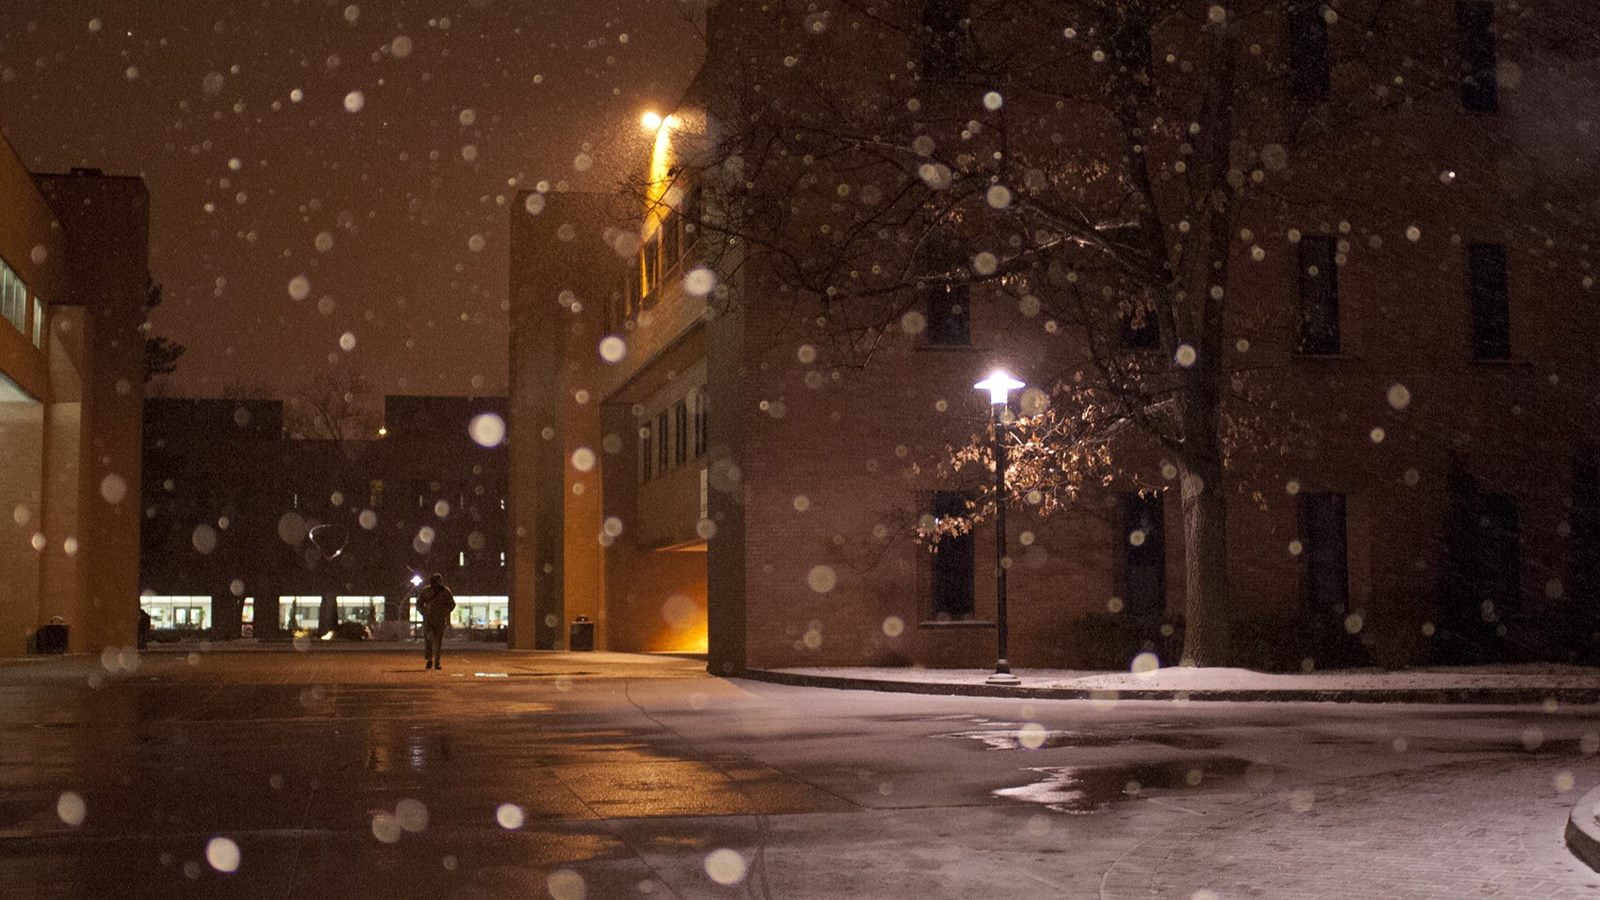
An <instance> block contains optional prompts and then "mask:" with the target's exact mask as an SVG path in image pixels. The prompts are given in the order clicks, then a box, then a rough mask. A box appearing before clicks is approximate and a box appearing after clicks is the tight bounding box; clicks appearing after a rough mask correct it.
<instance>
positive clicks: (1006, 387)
mask: <svg viewBox="0 0 1600 900" xmlns="http://www.w3.org/2000/svg"><path fill="white" fill-rule="evenodd" d="M972 387H973V388H974V389H976V390H980V391H988V392H989V402H990V403H992V404H994V405H996V406H998V405H1000V404H1002V403H1005V402H1006V398H1007V397H1008V396H1009V395H1010V394H1011V392H1012V391H1014V390H1016V389H1017V388H1020V387H1023V384H1022V382H1020V381H1018V380H1016V379H1015V378H1012V377H1011V375H1010V374H1008V373H1007V372H1006V371H1005V370H1003V369H996V370H995V371H993V372H991V373H990V374H989V377H988V378H986V379H984V380H983V381H980V382H978V383H977V384H975V385H973V386H972Z"/></svg>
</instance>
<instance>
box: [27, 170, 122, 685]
mask: <svg viewBox="0 0 1600 900" xmlns="http://www.w3.org/2000/svg"><path fill="white" fill-rule="evenodd" d="M148 247H149V196H148V194H147V193H146V191H145V186H144V182H143V181H142V180H140V179H138V178H119V177H110V176H105V175H102V174H101V173H100V172H99V171H98V170H92V169H75V170H73V171H72V172H71V173H70V174H66V175H48V174H32V173H29V172H28V171H27V169H26V168H25V167H24V166H23V164H22V162H21V160H20V159H18V158H17V155H16V153H15V152H14V151H13V150H12V149H11V146H10V144H9V143H6V142H4V141H0V312H3V318H4V321H0V508H3V509H4V510H5V516H6V520H7V524H6V527H5V532H4V537H3V539H0V583H3V584H4V586H5V587H4V589H3V590H0V655H16V654H21V653H24V652H26V651H27V650H28V649H29V648H30V647H32V646H34V635H35V634H36V632H37V630H38V628H39V626H41V625H44V624H47V623H48V622H50V621H51V620H52V619H55V618H57V617H59V618H60V619H61V620H63V621H64V622H65V623H66V625H67V626H68V629H69V632H68V634H69V644H68V646H67V649H69V650H71V651H72V652H98V651H99V650H101V649H102V648H105V647H114V646H128V645H131V644H132V643H133V642H134V629H135V627H136V624H137V617H138V606H137V599H136V597H137V594H138V587H137V584H138V581H137V579H138V567H139V545H138V532H139V520H138V509H137V506H136V503H135V499H136V498H137V497H138V495H139V421H140V394H141V385H142V380H143V374H144V368H143V366H144V356H143V352H144V339H143V335H142V333H141V332H140V330H139V326H140V325H141V324H142V323H143V322H144V301H145V287H146V278H147V277H148V265H147V263H148Z"/></svg>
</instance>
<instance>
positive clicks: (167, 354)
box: [141, 272, 188, 384]
mask: <svg viewBox="0 0 1600 900" xmlns="http://www.w3.org/2000/svg"><path fill="white" fill-rule="evenodd" d="M160 305H161V285H160V284H157V283H156V279H155V276H154V275H152V274H150V273H148V272H147V273H145V300H144V314H145V316H146V321H145V322H144V324H143V325H142V326H141V330H142V331H144V332H145V338H144V383H145V384H149V383H150V382H151V381H152V380H153V379H154V378H155V377H156V376H157V375H170V374H172V373H173V372H174V371H176V370H177V368H178V360H179V359H181V358H182V357H183V354H184V351H186V350H187V349H188V348H187V347H185V346H184V345H182V344H180V343H178V342H177V341H174V340H170V339H168V338H164V337H161V336H159V335H153V334H150V333H149V332H150V327H151V326H150V322H149V318H148V317H149V315H150V311H151V310H153V309H155V308H156V307H158V306H160Z"/></svg>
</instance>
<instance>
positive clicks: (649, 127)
mask: <svg viewBox="0 0 1600 900" xmlns="http://www.w3.org/2000/svg"><path fill="white" fill-rule="evenodd" d="M639 124H640V125H641V126H643V127H644V130H646V131H655V130H656V129H657V128H660V127H661V116H660V115H659V114H658V113H654V112H647V113H645V114H644V115H642V116H640V117H639Z"/></svg>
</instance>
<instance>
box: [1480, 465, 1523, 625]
mask: <svg viewBox="0 0 1600 900" xmlns="http://www.w3.org/2000/svg"><path fill="white" fill-rule="evenodd" d="M1477 506H1478V510H1477V512H1478V534H1477V554H1478V581H1479V591H1480V593H1479V598H1480V606H1479V611H1480V613H1481V614H1482V616H1483V619H1484V621H1486V622H1488V621H1498V620H1503V619H1504V618H1505V617H1507V616H1512V615H1515V614H1516V613H1517V611H1518V610H1519V609H1520V608H1521V606H1522V572H1521V569H1522V544H1521V540H1520V539H1519V537H1518V533H1517V501H1516V499H1515V498H1513V497H1511V496H1509V495H1506V494H1479V495H1478V504H1477Z"/></svg>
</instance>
